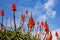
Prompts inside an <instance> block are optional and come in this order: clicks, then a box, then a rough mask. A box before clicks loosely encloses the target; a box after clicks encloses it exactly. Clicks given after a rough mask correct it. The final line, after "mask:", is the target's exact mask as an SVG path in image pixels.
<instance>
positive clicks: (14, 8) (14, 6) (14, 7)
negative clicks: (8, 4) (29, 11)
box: [12, 3, 16, 12]
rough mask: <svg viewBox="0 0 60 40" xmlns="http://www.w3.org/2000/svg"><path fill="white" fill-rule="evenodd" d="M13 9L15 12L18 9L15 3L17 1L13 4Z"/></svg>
mask: <svg viewBox="0 0 60 40" xmlns="http://www.w3.org/2000/svg"><path fill="white" fill-rule="evenodd" d="M12 11H13V12H14V11H16V5H15V3H13V4H12Z"/></svg>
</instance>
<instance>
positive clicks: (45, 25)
mask: <svg viewBox="0 0 60 40" xmlns="http://www.w3.org/2000/svg"><path fill="white" fill-rule="evenodd" d="M43 24H44V30H45V31H46V34H47V33H48V32H49V28H48V24H47V22H45V23H43Z"/></svg>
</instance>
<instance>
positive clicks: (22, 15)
mask: <svg viewBox="0 0 60 40" xmlns="http://www.w3.org/2000/svg"><path fill="white" fill-rule="evenodd" d="M24 21H25V15H24V14H23V12H22V14H21V22H22V23H23V22H24Z"/></svg>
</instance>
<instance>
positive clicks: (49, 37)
mask: <svg viewBox="0 0 60 40" xmlns="http://www.w3.org/2000/svg"><path fill="white" fill-rule="evenodd" d="M46 40H52V33H51V31H50V35H49V36H48V37H47V38H46Z"/></svg>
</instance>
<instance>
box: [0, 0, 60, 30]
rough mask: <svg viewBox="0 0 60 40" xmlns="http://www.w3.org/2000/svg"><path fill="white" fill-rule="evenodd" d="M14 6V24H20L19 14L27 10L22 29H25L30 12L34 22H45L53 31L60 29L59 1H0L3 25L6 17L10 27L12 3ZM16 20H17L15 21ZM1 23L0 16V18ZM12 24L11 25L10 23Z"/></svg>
mask: <svg viewBox="0 0 60 40" xmlns="http://www.w3.org/2000/svg"><path fill="white" fill-rule="evenodd" d="M13 2H14V3H15V4H16V7H17V11H16V23H17V25H19V23H20V14H21V12H22V11H23V12H24V13H25V10H26V8H28V10H29V13H28V17H27V19H26V21H25V24H24V28H27V21H28V19H29V17H30V12H32V15H33V19H34V20H35V22H37V20H39V21H41V20H47V22H48V25H49V28H50V29H51V30H55V29H58V28H60V3H59V2H60V1H59V0H0V10H2V8H4V13H5V14H4V25H5V24H6V17H8V26H9V25H10V18H12V17H13V13H12V11H11V5H12V3H13ZM17 19H18V20H17ZM0 23H1V16H0ZM12 24H13V23H12Z"/></svg>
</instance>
